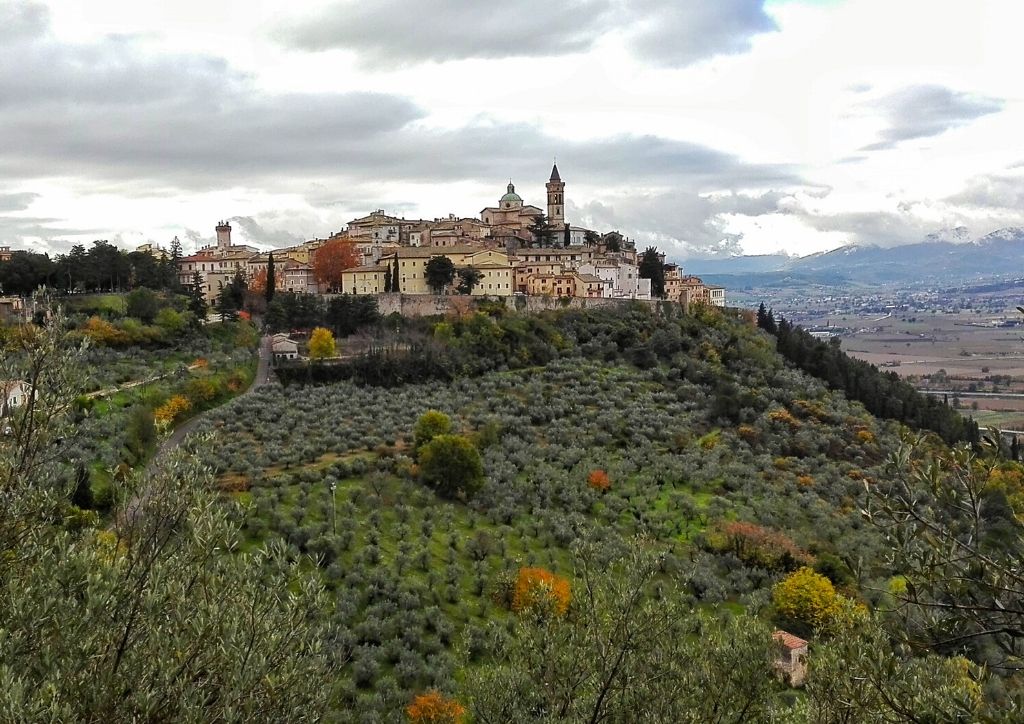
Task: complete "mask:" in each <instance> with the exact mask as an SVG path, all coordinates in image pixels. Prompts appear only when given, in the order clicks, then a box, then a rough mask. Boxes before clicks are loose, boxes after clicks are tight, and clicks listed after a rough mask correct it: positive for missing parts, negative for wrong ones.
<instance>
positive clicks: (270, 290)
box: [263, 252, 277, 304]
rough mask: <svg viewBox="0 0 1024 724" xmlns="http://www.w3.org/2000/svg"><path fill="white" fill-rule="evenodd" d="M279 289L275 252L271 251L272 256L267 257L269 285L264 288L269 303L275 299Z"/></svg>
mask: <svg viewBox="0 0 1024 724" xmlns="http://www.w3.org/2000/svg"><path fill="white" fill-rule="evenodd" d="M276 289H277V275H276V272H275V271H274V252H270V256H269V258H268V259H267V287H266V289H264V290H263V295H264V296H265V297H266V299H267V304H270V302H271V301H273V299H274V292H275V291H276Z"/></svg>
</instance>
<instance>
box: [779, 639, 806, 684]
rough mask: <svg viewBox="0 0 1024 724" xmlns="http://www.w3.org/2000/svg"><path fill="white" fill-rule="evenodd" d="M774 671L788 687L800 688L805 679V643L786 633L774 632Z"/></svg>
mask: <svg viewBox="0 0 1024 724" xmlns="http://www.w3.org/2000/svg"><path fill="white" fill-rule="evenodd" d="M772 638H773V639H774V640H775V644H776V656H775V670H776V671H777V672H778V674H779V677H780V678H782V680H783V681H785V682H786V683H787V684H789V685H790V686H802V685H803V683H804V680H805V679H806V678H807V642H806V641H804V640H803V639H802V638H800V637H799V636H794V635H793V634H791V633H789V632H787V631H775V632H774V633H773V634H772Z"/></svg>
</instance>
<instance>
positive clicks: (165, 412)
mask: <svg viewBox="0 0 1024 724" xmlns="http://www.w3.org/2000/svg"><path fill="white" fill-rule="evenodd" d="M191 409H192V403H191V402H190V401H189V399H188V398H187V397H185V396H184V395H175V396H174V397H172V398H171V399H169V400H168V401H167V402H165V403H164V404H162V405H160V407H158V408H156V410H154V411H153V420H154V421H155V422H156V424H157V426H160V427H167V426H168V425H170V424H171V423H172V422H174V421H175V419H177V418H178V417H179V416H181V415H182V414H184V413H186V412H188V411H189V410H191Z"/></svg>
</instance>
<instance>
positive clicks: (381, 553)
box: [194, 322, 897, 721]
mask: <svg viewBox="0 0 1024 724" xmlns="http://www.w3.org/2000/svg"><path fill="white" fill-rule="evenodd" d="M583 331H584V332H587V335H586V336H587V337H588V338H589V337H593V338H589V339H584V338H583V336H582V335H581V334H580V330H579V329H577V330H576V335H577V339H576V342H581V341H585V342H586V344H589V345H592V347H591V348H593V349H601V350H604V351H605V353H606V357H607V358H608V361H604V362H602V361H596V360H594V359H588V358H586V357H585V356H584V354H583V353H582V349H583V348H584V347H585V345H580V346H575V347H573V348H571V349H570V350H569V351H567V352H566V353H565V354H563V355H562V356H561V357H560V358H558V359H556V360H553V361H551V362H550V363H549V364H547V365H543V366H532V367H527V368H523V369H515V370H496V371H492V372H487V373H485V374H482V375H477V376H473V377H469V378H467V377H460V378H457V379H455V380H452V381H449V382H442V381H432V382H426V383H422V384H415V385H403V386H400V387H397V388H393V389H384V388H380V387H370V386H357V385H355V384H352V383H350V382H338V383H333V384H323V385H315V386H307V387H299V386H289V387H281V386H270V387H264V388H261V389H260V390H259V391H257V392H256V393H254V394H252V395H249V396H246V397H244V398H242V399H240V400H237V401H235V402H232V403H230V404H228V405H225V406H224V407H222V408H220V409H218V410H216V411H215V412H213V413H212V414H211V415H209V417H208V419H207V420H206V421H205V423H204V426H203V428H204V430H205V432H206V433H207V434H208V435H212V438H204V437H198V438H197V439H196V442H195V443H194V444H195V452H196V453H197V454H198V455H200V456H201V457H202V459H203V460H204V461H205V462H206V463H207V464H208V465H209V466H210V467H211V468H212V469H213V470H214V472H215V474H216V476H217V481H218V485H219V487H220V488H221V489H222V490H223V491H224V493H225V494H226V495H229V496H231V497H233V498H234V499H235V500H236V501H237V503H238V508H237V515H238V516H239V520H240V521H241V524H242V530H243V532H244V534H245V542H244V545H243V547H247V548H256V547H259V546H260V545H262V544H263V543H266V542H267V541H270V540H278V539H279V540H283V541H284V542H285V543H286V544H287V545H288V547H289V550H290V551H291V555H292V557H293V558H294V559H295V560H296V561H301V562H303V564H304V565H307V566H309V567H310V569H311V570H314V569H315V570H316V571H318V574H319V576H320V577H321V578H322V580H323V581H324V583H325V585H326V586H327V587H328V589H329V590H330V592H331V594H332V597H333V600H334V609H333V612H332V614H331V622H332V625H333V630H334V631H336V637H335V639H334V640H332V642H331V650H332V652H333V655H334V656H335V657H336V659H337V662H338V663H339V664H340V665H343V666H344V674H343V675H342V676H340V677H339V679H338V686H337V692H336V696H337V707H338V711H339V712H346V711H349V712H351V711H358V712H361V713H362V717H363V720H366V721H377V720H378V719H377V718H374V717H380V719H379V720H384V721H388V720H392V719H393V717H394V715H395V712H396V711H398V710H399V709H400V708H401V707H403V706H404V705H406V704H407V703H408V702H409V700H410V699H411V698H412V696H413V695H414V694H415V693H417V692H419V691H422V690H424V689H427V688H437V689H440V690H452V689H454V688H455V687H456V685H457V680H458V679H459V678H460V677H461V676H462V673H461V672H462V671H463V669H464V667H465V666H466V665H469V666H470V667H472V666H474V665H475V664H476V663H477V662H479V661H481V660H482V659H484V658H485V657H486V655H487V652H488V650H489V648H488V647H489V642H491V641H493V637H494V636H495V627H497V629H498V630H499V632H500V631H502V630H506V629H507V627H508V626H511V625H512V622H513V621H512V619H513V618H514V617H513V616H511V615H510V613H509V608H510V603H511V593H510V586H511V582H512V581H513V580H514V576H515V573H516V571H518V570H519V569H520V568H521V567H524V566H526V567H540V568H543V569H546V570H550V571H552V572H553V573H554V574H556V575H562V576H567V577H569V576H571V575H572V573H573V569H572V551H573V548H574V545H576V544H577V543H578V542H579V541H581V540H587V541H591V542H594V543H595V544H596V545H599V546H601V547H602V548H603V549H605V550H608V551H618V552H621V551H623V550H625V549H626V548H627V547H628V546H629V545H630V543H631V542H632V541H635V540H636V539H637V537H638V536H639V537H641V538H642V539H643V540H646V541H648V544H649V545H654V546H656V547H658V548H659V549H661V550H663V551H664V553H665V554H666V557H665V559H664V562H663V565H662V574H661V575H662V578H663V584H664V585H666V586H668V585H672V586H676V585H678V586H680V587H681V588H682V590H683V591H685V595H686V596H687V597H688V601H689V604H690V605H692V606H695V607H703V608H705V609H707V610H709V611H717V612H719V613H720V614H721V615H729V614H730V613H733V614H734V613H738V612H742V611H746V610H749V611H750V612H751V613H754V614H757V613H758V612H761V611H763V610H765V606H766V604H767V602H768V601H769V598H770V589H771V587H772V585H773V584H774V583H775V582H776V581H778V580H779V578H780V577H781V576H783V575H784V574H785V572H786V571H787V570H792V569H793V568H794V567H795V566H797V565H799V564H800V562H805V563H806V562H817V563H815V565H818V566H819V567H820V568H821V570H827V571H829V572H830V575H832V576H833V577H834V578H835V580H836V583H837V585H838V586H840V588H841V590H843V591H846V592H849V593H850V594H851V595H858V596H859V595H860V594H859V593H856V592H855V591H856V590H857V585H856V583H855V582H858V583H859V582H865V581H868V580H872V579H873V577H874V576H876V575H879V576H883V578H884V576H885V573H884V572H882V571H876V570H872V569H870V568H862V567H861V566H859V565H858V564H857V563H856V562H857V561H858V560H861V561H863V560H873V559H875V558H877V556H876V555H875V553H874V551H876V549H877V546H878V545H879V542H878V540H877V538H876V537H875V534H874V533H873V531H872V530H871V529H868V528H865V526H864V525H863V523H862V520H861V517H860V514H859V510H858V500H859V498H860V497H861V496H862V495H863V491H864V480H865V479H870V478H872V477H874V476H877V475H879V474H880V473H881V467H880V466H881V464H882V461H883V457H884V452H883V451H884V450H886V449H888V448H891V447H892V446H894V445H895V444H896V437H895V435H896V429H897V426H896V425H895V423H884V424H880V423H879V422H878V421H876V420H875V419H874V418H873V417H871V416H870V415H867V414H866V413H865V412H864V410H863V408H862V407H861V406H860V405H859V404H857V403H849V402H847V401H846V400H845V399H844V398H843V397H842V396H841V395H839V394H835V393H831V392H829V391H827V390H826V389H825V387H824V386H823V385H822V384H821V383H819V382H818V381H816V380H814V379H812V378H809V377H807V376H805V375H803V374H801V373H798V372H795V371H792V370H789V369H787V368H785V367H784V366H783V365H782V364H781V361H780V360H779V358H778V357H777V356H775V355H774V353H768V350H767V348H765V345H766V344H767V339H766V338H765V337H762V336H761V335H759V334H758V333H756V332H755V331H754V330H753V329H752V328H749V327H747V328H741V327H738V326H736V325H734V324H732V323H729V324H725V323H724V322H723V323H722V325H721V326H719V327H716V326H714V325H709V326H703V327H694V328H693V331H692V334H693V336H692V338H682V339H681V340H677V346H676V347H675V349H677V350H679V349H681V348H683V347H685V348H687V349H689V350H691V352H689V353H683V352H676V353H673V352H672V347H671V346H669V348H668V349H667V350H665V351H663V353H664V354H665V355H666V357H667V358H668V359H669V360H670V361H669V363H668V364H666V365H664V366H662V365H650V364H646V365H645V366H646V367H648V368H647V369H641V368H639V367H637V366H635V365H633V364H630V363H628V362H627V361H625V360H624V359H622V358H621V356H620V354H619V353H618V352H616V351H614V350H616V349H617V348H616V347H615V344H614V343H612V344H611V347H610V348H609V347H608V344H607V343H608V341H609V340H608V339H607V338H605V339H602V338H601V337H600V336H599V335H595V334H594V330H593V329H587V328H586V327H583ZM614 332H615V331H614V330H612V332H611V334H614ZM737 334H741V335H742V336H743V341H742V342H739V343H740V344H741V345H749V350H748V351H751V352H752V353H754V352H756V351H757V350H759V349H760V351H761V355H760V356H758V355H757V354H751V355H750V356H746V355H740V354H733V355H732V356H730V353H729V350H728V349H726V347H727V345H728V343H729V342H730V341H731V342H732V343H733V345H735V344H736V343H738V340H737V339H736V337H735V335H737ZM730 335H732V338H731V339H730ZM588 349H589V348H588ZM723 358H724V359H725V360H726V361H725V362H723ZM428 410H439V411H442V412H444V413H446V414H447V415H448V416H449V417H450V419H451V421H452V425H453V428H454V430H453V431H454V432H457V433H459V434H463V435H465V436H467V437H468V438H469V439H470V440H471V441H472V442H473V444H474V445H475V446H476V447H477V448H478V449H479V450H480V451H481V453H482V458H483V463H484V471H485V481H484V483H483V487H482V488H481V490H480V491H479V492H478V493H477V494H476V495H475V496H473V497H472V498H471V499H468V500H464V499H458V498H456V499H450V498H449V499H446V498H442V497H440V496H439V495H438V493H437V492H435V491H434V490H432V489H431V488H429V487H427V486H426V485H425V484H424V483H423V481H422V480H421V479H420V478H419V475H418V465H419V462H418V461H417V457H416V450H415V446H414V437H413V431H414V428H415V426H416V423H417V420H418V419H419V418H420V417H421V415H423V414H424V413H425V412H427V411H428ZM747 535H750V536H753V538H757V539H758V540H762V539H764V540H768V539H770V540H771V541H772V543H770V544H764V543H763V542H762V543H756V544H755V543H751V544H750V545H746V544H744V543H742V541H743V540H746V538H744V536H747ZM753 538H752V539H753ZM752 539H751V540H752ZM879 588H880V589H884V581H883V583H882V584H880V585H879ZM790 625H799V624H793V623H790ZM342 718H344V717H342Z"/></svg>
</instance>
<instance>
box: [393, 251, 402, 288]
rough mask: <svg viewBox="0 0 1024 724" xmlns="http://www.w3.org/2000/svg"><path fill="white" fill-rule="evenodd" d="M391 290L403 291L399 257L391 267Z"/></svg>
mask: <svg viewBox="0 0 1024 724" xmlns="http://www.w3.org/2000/svg"><path fill="white" fill-rule="evenodd" d="M391 291H392V292H394V293H395V294H398V293H399V292H401V291H402V288H401V286H400V285H399V281H398V259H395V265H394V266H393V267H391Z"/></svg>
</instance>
